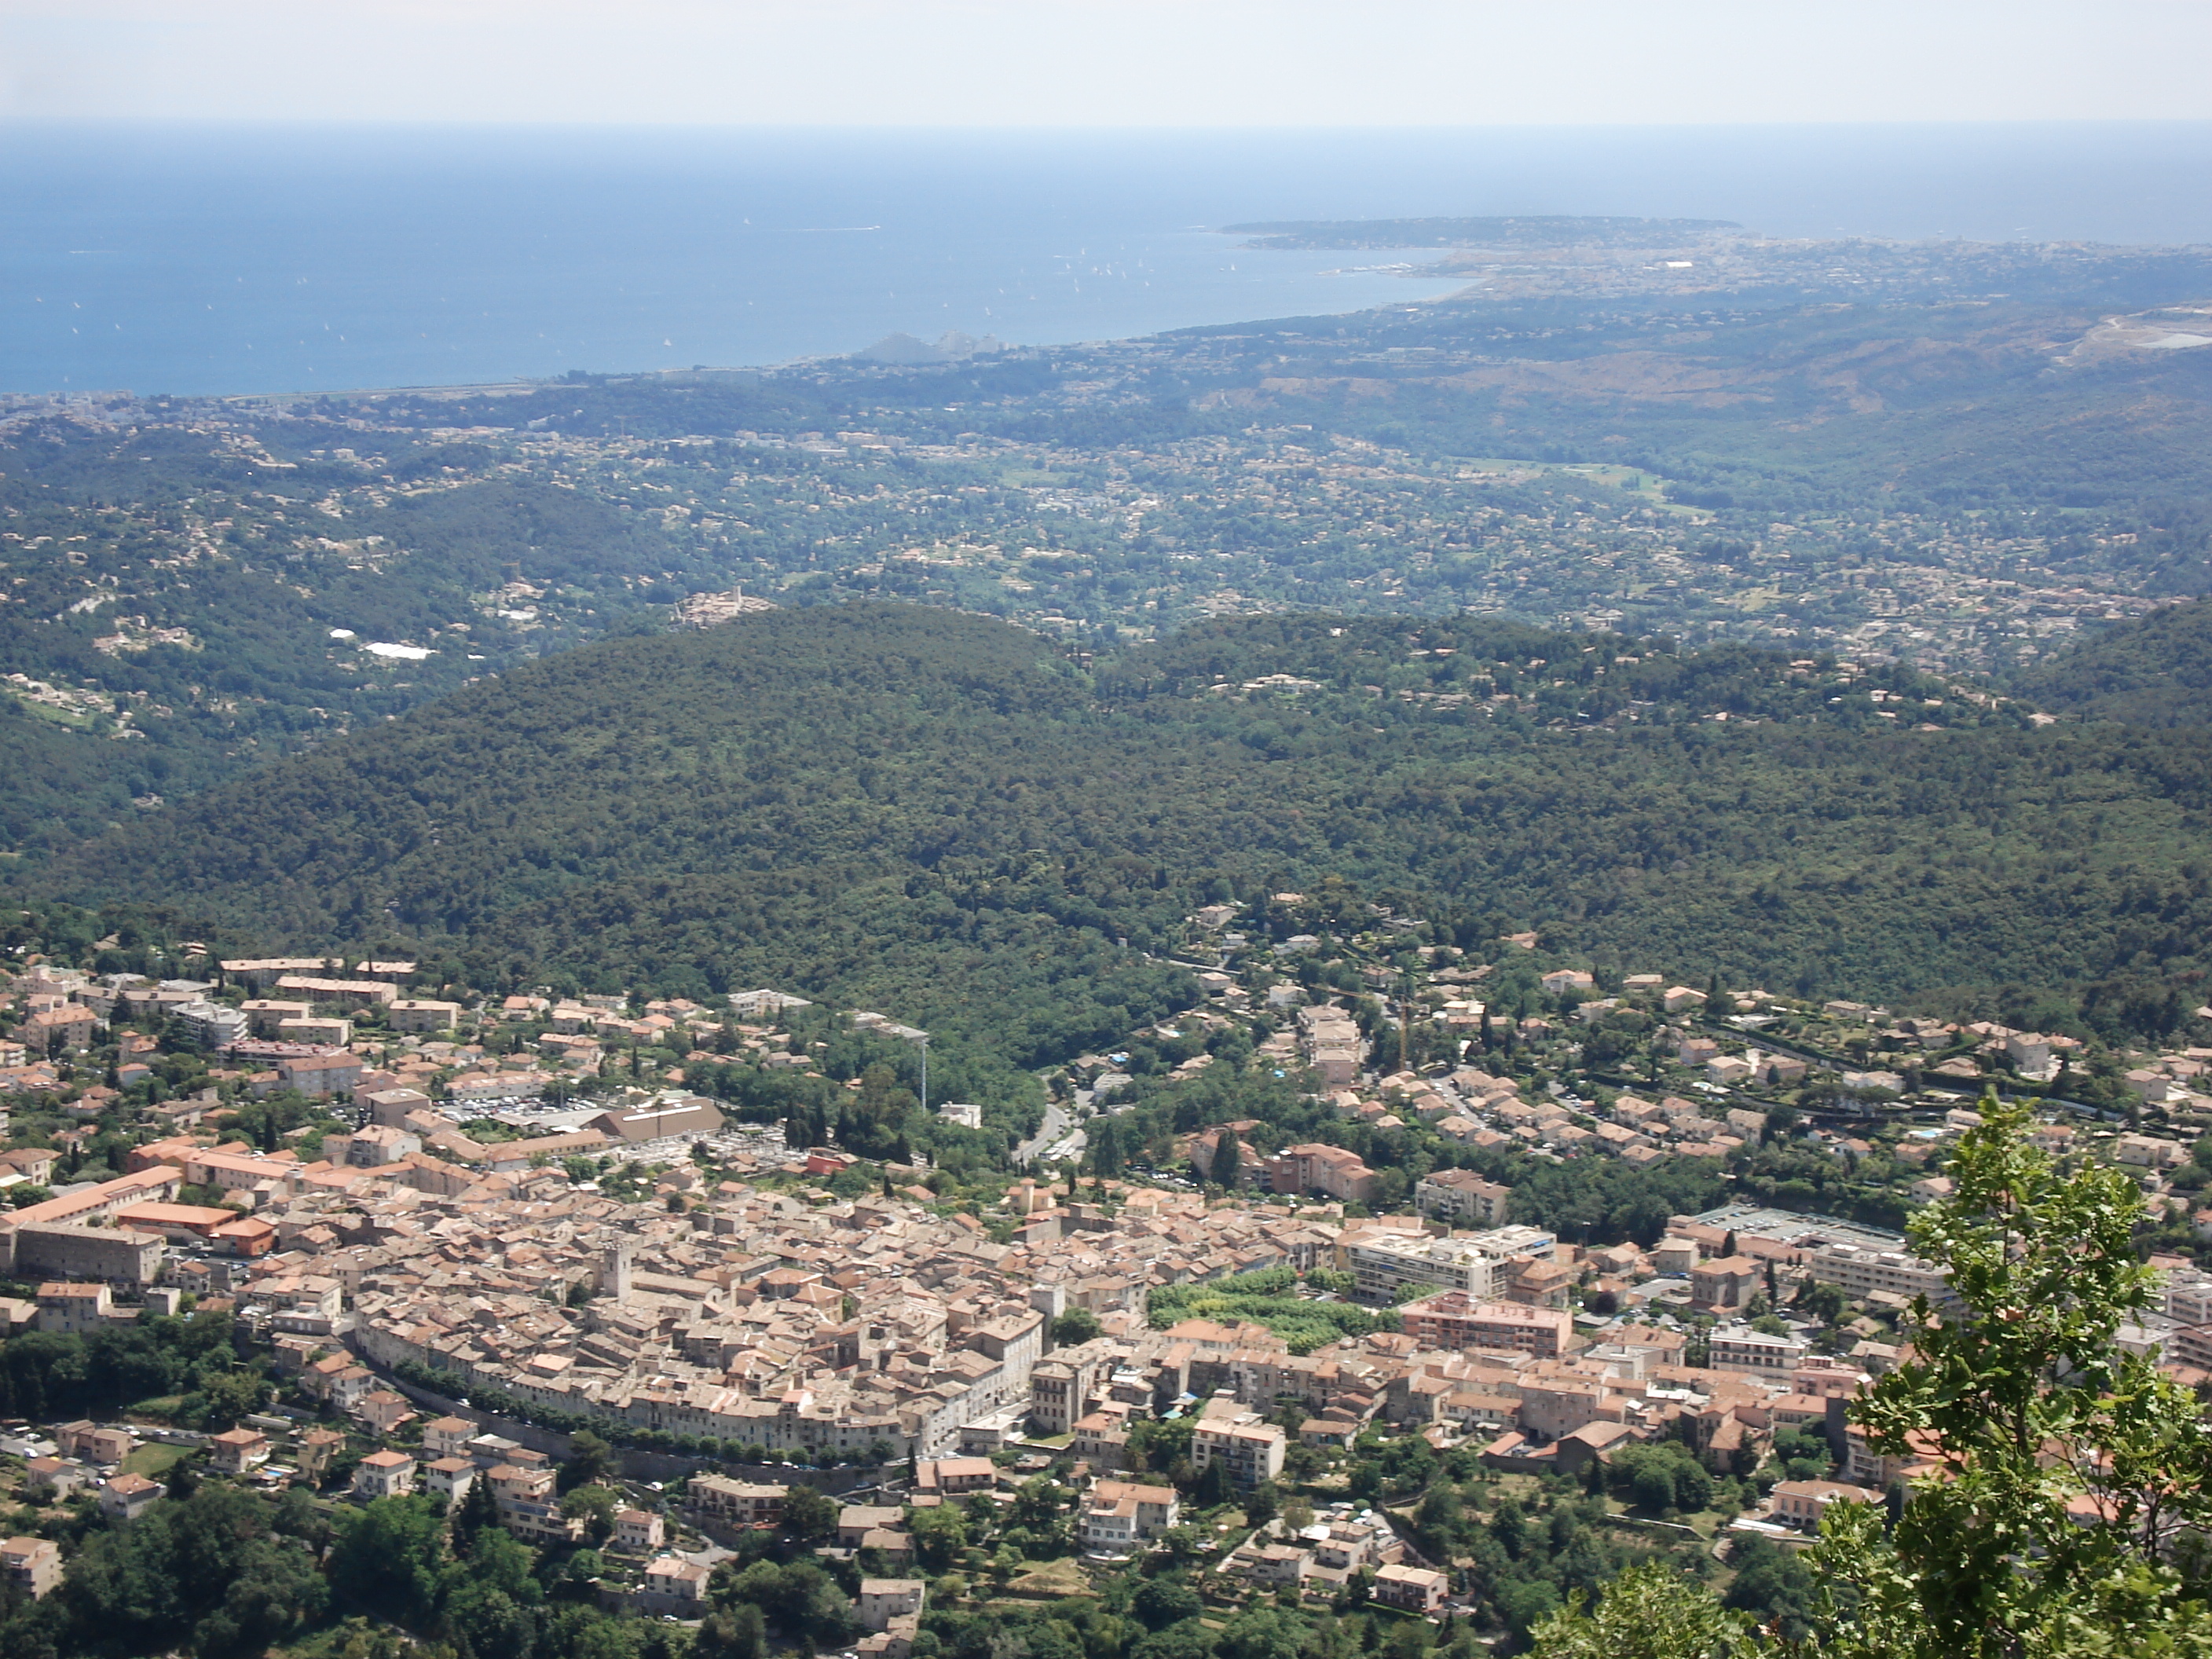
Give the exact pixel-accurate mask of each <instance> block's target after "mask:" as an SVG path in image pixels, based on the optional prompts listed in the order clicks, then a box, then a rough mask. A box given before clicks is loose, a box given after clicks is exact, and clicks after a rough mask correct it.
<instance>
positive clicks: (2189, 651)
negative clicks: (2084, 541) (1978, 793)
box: [2018, 599, 2212, 727]
mask: <svg viewBox="0 0 2212 1659" xmlns="http://www.w3.org/2000/svg"><path fill="white" fill-rule="evenodd" d="M2018 688H2019V691H2020V694H2021V696H2024V697H2027V698H2030V699H2032V700H2033V702H2036V703H2038V704H2039V706H2041V707H2043V708H2048V709H2050V710H2051V711H2052V712H2053V713H2056V714H2072V715H2075V716H2077V717H2078V718H2080V719H2082V720H2118V721H2123V722H2124V723H2126V724H2129V725H2131V726H2166V727H2171V726H2212V599H2194V600H2191V601H2190V602H2189V603H2187V604H2185V605H2166V606H2163V607H2161V608H2160V609H2159V610H2156V611H2152V612H2151V613H2150V614H2149V615H2148V616H2147V617H2143V618H2142V620H2141V621H2140V622H2131V623H2118V624H2116V625H2114V626H2112V627H2111V628H2107V629H2100V630H2099V631H2098V632H2096V633H2095V634H2093V635H2090V636H2089V637H2088V638H2087V639H2085V640H2082V641H2081V642H2080V643H2079V644H2077V645H2075V647H2073V648H2072V649H2071V650H2069V651H2066V652H2063V653H2060V654H2059V655H2057V656H2056V657H2053V658H2051V659H2050V660H2049V661H2047V662H2045V663H2042V664H2040V665H2038V666H2037V667H2036V668H2035V670H2034V671H2033V672H2031V673H2027V674H2023V675H2021V676H2020V677H2019V679H2018Z"/></svg>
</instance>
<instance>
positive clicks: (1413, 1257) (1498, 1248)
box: [1340, 1227, 1559, 1304]
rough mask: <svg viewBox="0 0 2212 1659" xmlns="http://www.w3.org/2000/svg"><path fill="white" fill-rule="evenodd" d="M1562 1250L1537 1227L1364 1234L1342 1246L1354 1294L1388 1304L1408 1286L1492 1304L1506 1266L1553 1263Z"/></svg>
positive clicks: (1351, 1237)
mask: <svg viewBox="0 0 2212 1659" xmlns="http://www.w3.org/2000/svg"><path fill="white" fill-rule="evenodd" d="M1558 1248H1559V1241H1558V1239H1557V1238H1556V1237H1553V1235H1552V1234H1550V1233H1547V1232H1545V1231H1541V1229H1538V1228H1535V1227H1497V1228H1492V1230H1490V1231H1487V1232H1481V1233H1474V1234H1471V1235H1469V1236H1468V1237H1462V1238H1429V1237H1416V1236H1413V1235H1409V1234H1406V1233H1388V1232H1379V1231H1378V1232H1362V1233H1356V1234H1351V1235H1348V1236H1347V1237H1346V1240H1345V1241H1344V1242H1343V1243H1342V1244H1341V1245H1340V1250H1341V1253H1342V1255H1343V1257H1344V1262H1345V1266H1346V1267H1348V1268H1349V1269H1350V1270H1351V1272H1352V1279H1353V1285H1354V1291H1353V1293H1354V1294H1355V1295H1357V1296H1358V1297H1359V1299H1360V1300H1361V1301H1363V1302H1380V1303H1386V1304H1387V1303H1389V1302H1390V1301H1392V1300H1393V1299H1394V1298H1395V1297H1396V1295H1397V1293H1398V1290H1399V1287H1400V1286H1401V1285H1422V1286H1427V1287H1432V1288H1434V1289H1436V1290H1439V1291H1460V1292H1462V1294H1464V1295H1466V1296H1467V1297H1469V1298H1470V1299H1472V1300H1474V1301H1478V1302H1488V1301H1491V1300H1493V1299H1494V1298H1495V1297H1497V1295H1498V1268H1499V1265H1500V1264H1501V1263H1503V1262H1505V1261H1510V1260H1512V1259H1513V1258H1514V1257H1516V1256H1525V1257H1528V1258H1530V1259H1532V1260H1534V1261H1545V1260H1548V1259H1549V1258H1550V1257H1551V1256H1552V1255H1553V1253H1554V1252H1555V1251H1556V1250H1557V1249H1558Z"/></svg>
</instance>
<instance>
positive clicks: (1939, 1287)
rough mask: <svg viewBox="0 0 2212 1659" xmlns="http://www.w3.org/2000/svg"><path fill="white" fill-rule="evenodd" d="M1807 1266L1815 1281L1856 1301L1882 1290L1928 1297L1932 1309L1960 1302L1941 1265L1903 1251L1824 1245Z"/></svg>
mask: <svg viewBox="0 0 2212 1659" xmlns="http://www.w3.org/2000/svg"><path fill="white" fill-rule="evenodd" d="M1805 1266H1806V1268H1807V1270H1808V1272H1809V1273H1811V1274H1812V1276H1813V1278H1814V1279H1815V1280H1817V1281H1818V1282H1820V1283H1821V1284H1824V1285H1836V1286H1837V1287H1838V1288H1839V1289H1840V1290H1841V1291H1843V1292H1844V1295H1845V1296H1848V1297H1850V1298H1851V1299H1852V1300H1853V1301H1859V1300H1863V1298H1865V1297H1869V1296H1871V1295H1873V1294H1874V1293H1875V1292H1876V1291H1883V1292H1886V1293H1887V1294H1888V1295H1891V1296H1899V1297H1905V1298H1907V1299H1908V1300H1909V1299H1910V1298H1911V1297H1916V1296H1924V1297H1927V1298H1928V1304H1929V1306H1930V1307H1931V1308H1936V1309H1955V1308H1956V1307H1958V1306H1959V1305H1960V1303H1959V1297H1958V1293H1957V1292H1956V1291H1954V1290H1953V1289H1952V1288H1951V1286H1950V1285H1948V1283H1947V1282H1946V1281H1945V1279H1944V1277H1943V1270H1942V1268H1941V1267H1937V1266H1936V1264H1935V1263H1934V1262H1932V1261H1922V1260H1921V1259H1920V1258H1919V1257H1917V1256H1914V1255H1906V1254H1905V1252H1904V1251H1902V1250H1870V1249H1862V1248H1860V1247H1859V1246H1857V1245H1852V1244H1823V1245H1822V1246H1820V1249H1816V1250H1814V1252H1813V1253H1812V1254H1811V1255H1809V1256H1808V1257H1807V1258H1806V1261H1805Z"/></svg>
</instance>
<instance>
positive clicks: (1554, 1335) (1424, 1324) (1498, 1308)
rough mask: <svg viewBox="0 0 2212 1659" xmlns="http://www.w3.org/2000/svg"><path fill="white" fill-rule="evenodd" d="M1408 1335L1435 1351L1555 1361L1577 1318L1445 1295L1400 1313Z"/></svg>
mask: <svg viewBox="0 0 2212 1659" xmlns="http://www.w3.org/2000/svg"><path fill="white" fill-rule="evenodd" d="M1399 1318H1400V1320H1401V1322H1402V1323H1401V1328H1402V1329H1403V1330H1404V1331H1405V1333H1406V1334H1407V1335H1408V1336H1410V1337H1412V1338H1413V1340H1415V1341H1417V1342H1419V1343H1420V1344H1421V1345H1422V1346H1424V1347H1431V1348H1501V1349H1510V1350H1512V1351H1514V1352H1518V1353H1528V1354H1534V1355H1535V1356H1536V1358H1539V1359H1557V1358H1559V1357H1560V1356H1561V1355H1563V1354H1565V1352H1567V1349H1568V1347H1569V1346H1571V1343H1572V1341H1573V1339H1574V1331H1575V1323H1574V1316H1573V1315H1572V1314H1571V1313H1568V1312H1567V1311H1566V1310H1565V1309H1560V1308H1537V1307H1531V1306H1529V1305H1528V1304H1526V1303H1521V1302H1477V1301H1474V1299H1473V1298H1471V1297H1468V1295H1467V1293H1466V1292H1465V1291H1442V1292H1439V1293H1438V1294H1437V1295H1435V1296H1428V1297H1422V1298H1421V1299H1420V1300H1419V1301H1418V1302H1408V1303H1407V1304H1405V1305H1404V1306H1403V1307H1402V1308H1401V1310H1399Z"/></svg>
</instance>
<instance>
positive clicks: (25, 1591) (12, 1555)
mask: <svg viewBox="0 0 2212 1659" xmlns="http://www.w3.org/2000/svg"><path fill="white" fill-rule="evenodd" d="M0 1582H4V1583H6V1584H7V1585H8V1587H9V1589H12V1590H14V1591H15V1593H16V1594H17V1595H21V1596H23V1597H25V1598H26V1599H27V1600H29V1601H38V1600H40V1598H41V1597H43V1596H45V1595H46V1594H47V1593H48V1592H50V1591H52V1589H55V1588H56V1587H57V1586H58V1585H59V1584H60V1583H61V1582H62V1547H61V1546H60V1545H59V1544H57V1543H55V1542H54V1541H53V1540H52V1539H51V1538H10V1539H9V1540H8V1541H6V1542H4V1543H0Z"/></svg>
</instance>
